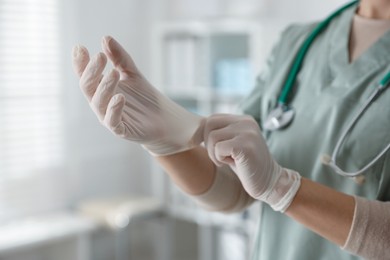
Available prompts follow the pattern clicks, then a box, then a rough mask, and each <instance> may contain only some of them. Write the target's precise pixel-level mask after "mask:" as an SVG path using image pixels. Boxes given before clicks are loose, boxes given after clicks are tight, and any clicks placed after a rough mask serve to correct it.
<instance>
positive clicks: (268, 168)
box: [204, 114, 301, 212]
mask: <svg viewBox="0 0 390 260" xmlns="http://www.w3.org/2000/svg"><path fill="white" fill-rule="evenodd" d="M204 140H205V144H206V148H207V151H208V154H209V157H210V158H211V160H212V161H213V162H214V163H215V164H216V165H218V166H221V165H222V164H227V165H229V166H230V167H231V168H232V170H233V171H234V172H235V173H236V174H237V176H238V178H239V179H240V181H241V183H242V185H243V187H244V189H245V190H246V191H247V192H248V194H249V195H251V196H252V197H253V198H255V199H258V200H261V201H264V202H266V203H268V204H269V205H270V206H271V207H272V208H273V209H274V210H276V211H282V212H284V211H285V210H286V209H287V208H288V207H289V205H290V204H291V202H292V201H293V199H294V197H295V194H296V193H297V191H298V189H299V187H300V183H301V177H300V175H299V173H297V172H295V171H292V170H289V169H285V168H283V167H281V166H280V165H279V164H278V163H277V162H275V161H274V159H273V158H272V156H271V154H270V153H269V151H268V147H267V144H266V142H265V140H264V138H263V136H262V134H261V132H260V128H259V126H258V124H257V123H256V121H255V120H254V119H253V118H252V117H250V116H235V115H226V114H225V115H221V114H220V115H212V116H210V117H208V118H207V119H206V122H205V128H204Z"/></svg>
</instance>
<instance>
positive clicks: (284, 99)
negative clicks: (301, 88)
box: [271, 1, 390, 182]
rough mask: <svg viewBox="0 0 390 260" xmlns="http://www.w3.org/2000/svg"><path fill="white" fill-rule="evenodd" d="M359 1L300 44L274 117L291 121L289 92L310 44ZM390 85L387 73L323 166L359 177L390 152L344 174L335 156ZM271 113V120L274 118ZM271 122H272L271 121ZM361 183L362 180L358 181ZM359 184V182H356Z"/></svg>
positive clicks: (383, 151)
mask: <svg viewBox="0 0 390 260" xmlns="http://www.w3.org/2000/svg"><path fill="white" fill-rule="evenodd" d="M358 2H359V1H353V2H351V3H348V4H346V5H345V6H343V7H341V8H340V9H338V10H336V11H335V12H334V13H332V14H331V15H330V16H329V17H327V18H326V19H325V20H324V21H322V22H321V23H320V24H318V26H317V27H316V28H315V29H314V30H313V31H312V32H311V33H310V35H309V36H308V38H307V39H306V40H305V41H304V43H303V44H302V47H301V48H300V50H299V51H298V53H297V55H296V57H295V60H294V62H293V64H292V66H291V69H290V72H289V74H288V76H287V79H286V81H285V83H284V86H283V88H282V90H281V92H280V95H279V97H278V107H279V108H280V109H279V112H277V113H276V114H274V115H275V116H276V117H279V118H282V119H283V115H286V114H287V113H290V114H289V115H288V116H287V117H286V118H288V119H287V121H291V120H292V117H293V114H294V113H293V110H292V108H291V107H290V106H289V104H288V100H289V99H290V98H291V97H290V94H291V91H292V89H293V87H294V84H295V81H296V78H297V76H298V73H299V71H300V69H301V67H302V63H303V60H304V58H305V56H306V53H307V51H308V50H309V48H310V46H311V44H312V43H313V41H314V40H315V38H316V37H317V36H318V35H319V34H320V33H321V32H322V31H323V30H324V29H325V28H326V27H327V26H328V24H329V23H330V22H331V21H332V20H333V18H335V17H336V16H338V15H339V14H340V13H342V12H343V11H344V10H346V9H348V8H350V7H352V6H354V5H355V4H357V3H358ZM389 85H390V72H388V73H387V74H386V75H385V76H384V77H383V78H382V79H381V80H380V82H379V85H377V87H376V89H375V91H374V92H373V93H372V94H371V95H370V97H369V98H368V99H367V100H366V101H365V103H364V105H363V106H362V107H361V108H360V109H359V111H358V112H357V113H356V114H355V115H354V117H353V119H352V120H351V122H350V123H349V124H348V125H347V127H346V129H345V130H344V132H343V133H342V134H341V136H340V138H339V139H338V141H337V144H336V146H335V148H334V150H333V152H332V156H331V157H330V156H328V155H323V156H322V162H323V163H324V164H327V165H329V167H331V168H332V169H333V170H334V171H335V172H336V173H338V174H339V175H341V176H344V177H359V176H362V173H363V172H364V171H366V170H367V169H368V168H370V167H371V166H372V165H373V164H374V163H375V162H377V161H378V160H379V158H380V157H382V156H383V155H384V154H385V153H386V152H387V151H388V150H390V143H389V144H388V145H387V146H386V147H385V148H384V149H383V150H382V151H381V152H380V153H379V154H377V155H376V156H375V157H374V158H373V159H372V160H371V161H370V162H369V163H368V164H366V166H364V167H363V168H361V169H359V170H357V171H356V172H346V171H343V170H342V169H341V168H340V167H338V166H337V162H336V159H337V155H338V152H339V150H340V147H341V146H342V144H343V143H344V141H345V139H346V136H347V135H348V134H349V133H350V131H351V130H352V128H353V127H354V125H355V124H356V123H357V121H358V120H359V118H360V117H361V116H362V115H363V113H364V112H365V111H366V110H367V108H368V107H369V106H370V104H371V103H372V102H373V101H374V100H375V99H376V98H377V97H378V96H379V95H380V94H381V93H382V92H383V91H384V90H385V89H386V87H388V86H389ZM275 110H276V111H277V109H275ZM274 115H272V112H271V118H272V117H274ZM271 122H272V120H271ZM275 122H277V123H276V125H280V126H276V127H275V128H274V129H271V130H276V129H279V128H280V127H283V126H286V125H287V124H288V122H286V123H284V124H279V120H276V121H275ZM363 180H364V179H363ZM360 181H362V180H360ZM358 182H359V181H358Z"/></svg>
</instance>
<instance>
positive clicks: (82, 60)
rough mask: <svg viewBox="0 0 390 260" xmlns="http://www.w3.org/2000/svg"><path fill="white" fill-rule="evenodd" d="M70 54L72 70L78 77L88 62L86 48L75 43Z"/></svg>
mask: <svg viewBox="0 0 390 260" xmlns="http://www.w3.org/2000/svg"><path fill="white" fill-rule="evenodd" d="M72 56H73V59H72V63H73V70H74V72H75V73H76V74H77V75H78V76H79V78H80V77H81V75H82V74H83V72H84V70H85V67H86V66H87V64H88V62H89V53H88V50H87V48H85V47H84V46H81V45H76V46H74V47H73V51H72Z"/></svg>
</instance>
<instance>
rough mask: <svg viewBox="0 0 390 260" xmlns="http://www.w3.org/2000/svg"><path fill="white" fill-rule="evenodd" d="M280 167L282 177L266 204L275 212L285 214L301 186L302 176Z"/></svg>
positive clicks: (268, 196) (276, 183) (265, 200)
mask: <svg viewBox="0 0 390 260" xmlns="http://www.w3.org/2000/svg"><path fill="white" fill-rule="evenodd" d="M278 167H279V169H278V170H279V171H280V176H279V178H278V179H277V181H276V182H275V184H274V186H273V188H272V190H271V192H270V193H269V194H268V195H267V197H266V199H264V202H266V203H268V204H269V205H270V206H271V207H272V209H273V210H275V211H280V212H282V213H283V212H285V211H286V210H287V208H288V207H289V206H290V204H291V202H292V201H293V200H294V197H295V195H296V194H297V192H298V190H299V187H300V186H301V175H300V174H299V173H298V172H296V171H293V170H290V169H286V168H282V167H280V166H278Z"/></svg>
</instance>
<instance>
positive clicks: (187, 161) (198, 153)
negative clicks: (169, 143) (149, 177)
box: [156, 146, 216, 195]
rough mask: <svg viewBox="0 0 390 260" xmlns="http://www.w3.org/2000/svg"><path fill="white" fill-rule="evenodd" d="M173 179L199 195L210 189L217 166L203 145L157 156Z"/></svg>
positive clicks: (187, 190)
mask: <svg viewBox="0 0 390 260" xmlns="http://www.w3.org/2000/svg"><path fill="white" fill-rule="evenodd" d="M156 160H157V161H158V162H159V163H160V165H161V166H162V167H163V168H164V170H165V171H166V172H167V174H168V175H169V177H170V178H171V179H172V181H173V182H174V183H175V184H177V185H178V186H179V187H180V188H181V189H182V190H183V191H184V192H186V193H188V194H189V195H199V194H202V193H205V192H206V191H207V190H209V189H210V187H211V185H212V184H213V182H214V179H215V175H216V166H215V165H214V163H213V162H212V161H211V160H210V159H209V157H208V155H207V152H206V151H205V149H204V148H202V147H201V146H198V147H196V148H194V149H192V150H188V151H185V152H182V153H177V154H173V155H168V156H159V157H156Z"/></svg>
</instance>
